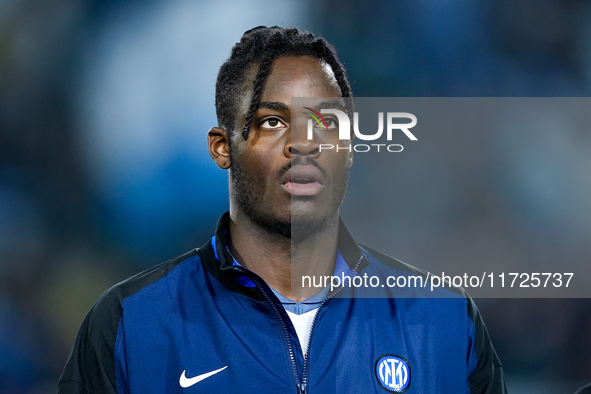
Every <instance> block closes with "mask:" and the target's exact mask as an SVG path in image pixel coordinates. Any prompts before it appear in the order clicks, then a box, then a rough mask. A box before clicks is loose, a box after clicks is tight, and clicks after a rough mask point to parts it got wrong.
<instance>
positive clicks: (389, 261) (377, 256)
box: [359, 244, 429, 278]
mask: <svg viewBox="0 0 591 394" xmlns="http://www.w3.org/2000/svg"><path fill="white" fill-rule="evenodd" d="M359 248H360V249H361V251H362V252H365V253H364V254H365V256H366V257H367V258H368V260H369V261H370V262H371V263H379V264H383V265H384V266H386V267H388V268H391V269H394V270H397V271H403V272H408V273H409V274H413V275H419V276H424V277H425V278H426V277H427V276H428V275H429V273H428V272H427V271H425V270H422V269H420V268H417V267H415V266H413V265H410V264H408V263H405V262H403V261H401V260H398V259H396V258H394V257H391V256H388V255H386V254H384V253H382V252H380V251H377V250H375V249H373V248H370V247H369V246H365V245H361V244H359Z"/></svg>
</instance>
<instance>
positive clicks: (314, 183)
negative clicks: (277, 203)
mask: <svg viewBox="0 0 591 394" xmlns="http://www.w3.org/2000/svg"><path fill="white" fill-rule="evenodd" d="M324 184H325V177H324V175H323V174H322V172H321V171H320V169H318V168H316V167H315V166H313V165H301V164H300V165H295V166H292V167H291V168H290V169H289V170H288V171H287V172H286V173H285V175H283V177H281V186H282V187H283V189H285V190H286V191H287V192H288V193H289V194H291V195H292V196H315V195H317V194H318V193H320V192H321V191H322V189H324Z"/></svg>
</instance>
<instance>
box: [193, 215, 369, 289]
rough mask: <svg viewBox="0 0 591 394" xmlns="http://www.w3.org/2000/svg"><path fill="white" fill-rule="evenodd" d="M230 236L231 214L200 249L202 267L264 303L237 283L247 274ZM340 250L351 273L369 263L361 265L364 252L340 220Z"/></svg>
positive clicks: (223, 282)
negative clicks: (238, 264)
mask: <svg viewBox="0 0 591 394" xmlns="http://www.w3.org/2000/svg"><path fill="white" fill-rule="evenodd" d="M229 234H230V213H229V212H226V213H224V214H223V215H222V216H221V217H220V219H219V220H218V224H217V227H216V232H215V243H213V242H212V240H210V241H208V242H207V243H206V244H205V245H203V247H201V248H200V249H199V254H200V255H201V257H202V258H203V263H204V265H205V267H206V269H207V270H208V271H209V273H210V274H212V275H213V276H214V277H215V278H216V279H217V280H218V281H220V282H221V283H222V284H223V285H225V286H226V287H228V288H230V289H231V290H233V291H237V292H238V293H241V294H244V295H248V296H250V297H253V298H255V299H259V300H262V296H261V295H260V292H259V291H258V289H256V288H253V287H250V288H249V287H245V286H242V285H241V284H240V283H239V282H238V280H237V278H238V277H242V276H244V275H245V272H244V271H243V270H240V269H239V268H237V267H236V266H235V265H234V259H233V257H232V255H231V254H230V252H229V250H228V244H229ZM214 245H215V249H214ZM337 248H338V250H339V252H340V253H341V256H342V257H343V259H344V260H345V262H346V263H347V265H348V266H349V269H356V270H357V272H360V271H361V270H362V269H363V268H365V266H367V264H368V262H367V259H363V261H361V260H362V258H363V254H362V252H361V249H360V248H359V246H357V244H356V243H355V241H354V240H353V237H352V236H351V234H350V233H349V230H347V227H346V226H345V224H344V223H343V221H342V219H340V218H339V236H338V240H337ZM247 276H248V277H250V279H256V280H257V281H259V283H264V281H263V280H262V279H261V278H260V277H258V276H257V275H255V274H253V273H247ZM251 276H252V277H251Z"/></svg>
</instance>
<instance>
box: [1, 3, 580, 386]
mask: <svg viewBox="0 0 591 394" xmlns="http://www.w3.org/2000/svg"><path fill="white" fill-rule="evenodd" d="M257 25H267V26H271V25H281V26H297V27H300V28H303V29H308V30H311V31H313V32H314V33H316V34H320V35H323V36H324V37H326V38H327V39H328V41H330V42H331V43H333V44H334V45H335V46H336V48H337V50H338V52H339V55H340V57H341V60H342V61H343V62H344V63H345V65H346V67H347V70H348V72H349V78H350V80H351V82H352V84H353V91H354V93H355V95H356V96H366V97H376V96H378V97H379V96H384V97H389V96H401V97H404V96H415V97H419V96H434V97H437V96H467V97H479V96H501V97H505V96H521V97H529V96H589V94H590V93H591V3H590V2H587V1H577V0H535V1H534V0H495V1H493V0H483V1H479V2H469V1H459V0H448V1H445V2H444V1H425V0H419V1H416V0H401V1H388V0H369V1H364V2H361V1H352V0H340V1H336V0H335V1H311V0H307V1H295V0H294V1H287V0H279V1H262V0H261V1H240V0H233V1H225V2H221V1H215V2H214V1H207V2H205V1H189V0H168V1H164V0H163V1H155V0H152V1H127V2H124V1H114V0H110V1H109V0H107V1H105V0H103V1H97V0H55V1H52V2H44V1H34V0H0V393H2V394H9V393H10V394H12V393H19V394H21V393H25V394H28V393H31V394H33V393H35V394H36V393H49V392H55V390H56V384H57V380H58V378H59V375H60V373H61V369H62V368H63V365H64V363H65V361H66V359H67V357H68V354H69V351H70V348H71V346H72V344H73V341H74V338H75V335H76V332H77V330H78V327H79V325H80V323H81V321H82V319H83V318H84V316H85V314H86V312H87V311H88V309H89V308H90V307H91V305H92V303H93V302H94V301H95V300H96V298H97V297H98V296H99V295H100V294H101V293H102V292H103V291H104V290H106V289H107V288H108V287H110V286H111V285H113V284H115V283H117V282H118V281H120V280H122V279H125V278H126V277H128V276H130V275H131V274H133V273H136V272H138V271H140V270H142V269H145V268H148V267H150V266H152V265H155V264H157V263H159V262H161V261H164V260H167V259H168V258H171V257H174V256H176V255H179V254H181V253H182V252H185V251H187V250H189V249H191V248H194V247H198V246H200V245H201V244H203V243H204V242H205V241H206V240H207V239H208V238H209V237H210V236H211V234H212V231H213V229H214V226H215V223H216V220H217V218H218V216H219V215H220V214H221V213H222V212H223V211H224V210H226V208H227V204H228V199H227V195H226V194H227V186H226V182H227V178H226V174H225V173H223V172H222V171H220V170H218V169H217V168H216V167H214V165H213V163H212V162H210V161H211V160H210V159H209V157H208V155H207V152H206V145H205V134H206V132H207V130H208V129H209V128H210V127H211V126H213V125H215V124H216V118H215V111H214V83H215V75H216V73H217V69H218V68H219V66H220V65H221V64H222V62H223V61H224V60H225V59H226V58H227V56H228V55H229V52H230V48H231V47H232V45H233V44H234V43H235V42H236V41H237V40H238V39H239V38H240V36H241V34H242V33H243V32H244V31H246V30H248V29H250V28H252V27H254V26H257ZM471 144H477V145H478V146H479V147H480V148H479V150H478V154H475V152H474V150H473V149H471V147H472V145H471ZM589 152H591V133H590V132H589V130H585V132H583V133H578V134H572V133H570V134H569V133H560V130H558V131H557V130H556V129H552V128H550V129H548V128H547V127H546V128H545V127H544V124H543V122H540V125H539V127H533V128H524V129H516V130H514V131H513V132H510V133H507V132H505V133H498V134H495V135H474V136H473V138H471V139H468V140H466V139H460V138H454V137H450V138H442V139H441V146H440V149H439V150H437V151H433V154H432V155H431V156H430V157H429V158H428V159H427V160H421V161H418V160H416V159H413V157H412V156H411V155H407V156H398V157H397V158H396V159H395V160H394V161H391V162H379V163H378V162H373V161H372V160H369V159H359V160H358V161H357V162H356V165H355V166H354V168H353V170H352V178H351V185H350V192H349V195H348V197H347V200H346V202H345V206H344V211H343V215H344V217H345V219H346V220H347V222H348V223H349V226H350V227H351V229H352V231H353V233H354V234H358V235H361V236H362V235H363V234H369V233H371V234H373V235H374V238H373V242H369V241H367V240H366V241H365V242H366V243H368V244H370V246H373V247H375V248H377V249H381V250H383V251H384V252H386V253H388V254H390V255H392V256H395V257H397V258H400V259H402V260H404V261H407V262H409V263H411V264H413V265H416V266H422V265H425V264H427V262H433V261H441V262H442V263H445V262H450V261H454V260H472V261H479V262H480V263H479V264H490V266H491V267H493V268H494V267H495V264H501V265H503V264H505V265H506V264H507V262H508V263H509V264H510V263H511V262H517V261H519V262H520V263H522V264H525V266H529V267H536V264H538V263H540V262H545V263H547V262H555V264H556V266H557V267H561V266H562V265H563V264H565V262H569V264H570V263H571V262H575V263H576V264H579V265H584V264H590V263H591V242H590V241H591V155H590V153H589ZM405 153H406V152H405ZM378 165H379V166H380V167H379V170H376V168H377V166H378ZM376 185H379V187H380V190H383V189H384V188H386V189H387V190H388V193H387V194H385V193H373V194H372V193H371V191H372V190H373V188H374V187H375V186H376ZM377 207H379V209H378V208H377ZM586 279H589V278H582V280H586ZM477 303H478V305H479V307H480V309H481V311H482V314H483V316H484V319H485V321H486V323H487V325H488V328H489V331H490V333H491V336H492V339H493V342H494V344H495V346H496V348H497V351H498V353H499V355H500V357H501V359H502V360H503V362H504V365H505V371H506V374H507V378H508V385H509V389H510V391H511V392H515V393H538V394H539V393H557V392H561V393H572V392H574V391H575V390H576V388H577V387H579V386H582V385H583V384H584V383H587V382H589V381H591V300H589V299H548V300H541V299H518V300H508V299H487V300H477Z"/></svg>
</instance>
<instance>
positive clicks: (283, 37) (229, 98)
mask: <svg viewBox="0 0 591 394" xmlns="http://www.w3.org/2000/svg"><path fill="white" fill-rule="evenodd" d="M285 56H310V57H313V58H315V59H318V60H319V61H321V62H324V63H326V64H328V65H329V66H330V68H331V69H332V71H333V73H334V76H335V78H336V81H337V84H338V85H339V88H340V90H341V96H342V97H352V92H351V87H350V85H349V81H348V80H347V75H346V73H345V68H344V66H343V64H342V63H341V62H340V61H339V59H338V57H337V54H336V51H335V49H334V47H333V46H332V45H331V44H329V43H328V42H327V41H326V40H325V39H323V38H317V37H315V36H314V35H313V34H311V33H308V32H303V31H300V30H298V29H295V28H292V29H284V28H281V27H277V26H273V27H265V26H259V27H255V28H254V29H251V30H248V31H247V32H246V33H244V35H243V36H242V39H241V40H240V42H239V43H237V44H236V45H234V47H233V48H232V53H231V55H230V58H229V59H228V60H226V62H225V63H224V64H223V65H222V66H221V67H220V71H219V74H218V78H217V82H216V85H215V107H216V113H217V117H218V123H219V125H220V126H221V127H223V128H225V129H226V130H227V131H228V132H229V133H233V131H234V129H235V126H236V125H235V122H236V114H237V113H238V112H239V105H240V100H241V99H242V98H243V97H244V96H245V95H249V94H250V92H251V91H252V98H251V100H250V105H249V108H248V112H247V113H246V121H245V123H244V126H243V127H242V137H243V138H244V140H247V139H248V134H249V132H250V124H251V122H252V118H253V116H254V113H255V112H256V110H257V108H258V106H259V104H260V100H261V94H262V92H263V85H264V83H265V80H266V79H267V76H268V75H269V72H270V71H271V64H272V63H273V61H274V60H275V59H277V58H279V57H285ZM257 66H258V69H257ZM255 70H256V76H255V77H254V81H252V82H251V81H250V78H248V76H249V75H252V74H253V73H254V72H255Z"/></svg>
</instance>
